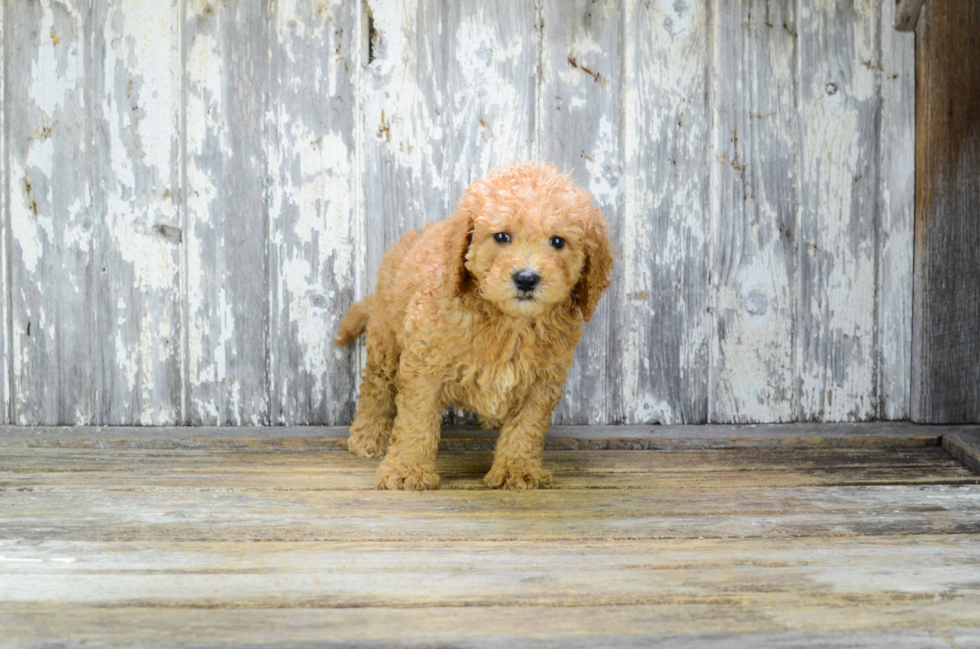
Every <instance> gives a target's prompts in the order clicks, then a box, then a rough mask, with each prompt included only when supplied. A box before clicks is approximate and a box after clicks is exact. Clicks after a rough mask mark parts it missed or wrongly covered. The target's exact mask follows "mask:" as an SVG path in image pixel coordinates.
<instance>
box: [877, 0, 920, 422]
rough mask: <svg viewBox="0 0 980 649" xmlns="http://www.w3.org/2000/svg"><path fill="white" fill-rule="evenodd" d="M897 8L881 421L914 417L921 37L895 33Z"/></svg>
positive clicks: (884, 130) (881, 261)
mask: <svg viewBox="0 0 980 649" xmlns="http://www.w3.org/2000/svg"><path fill="white" fill-rule="evenodd" d="M895 22H896V21H895V3H894V2H882V3H881V27H880V30H881V31H880V34H881V36H880V37H881V72H880V74H881V126H880V130H879V135H878V141H879V146H878V150H879V158H878V177H879V180H880V186H879V196H878V211H879V223H878V246H879V247H878V305H877V310H878V323H877V326H878V346H879V350H878V355H879V358H878V378H877V385H878V416H879V417H880V418H882V419H906V418H908V416H909V391H910V389H911V373H910V371H911V368H910V364H911V359H912V231H913V228H914V221H915V217H914V212H915V35H914V34H904V33H901V32H898V31H895V29H894V27H893V26H894V25H895Z"/></svg>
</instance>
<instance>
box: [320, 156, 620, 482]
mask: <svg viewBox="0 0 980 649" xmlns="http://www.w3.org/2000/svg"><path fill="white" fill-rule="evenodd" d="M606 227H607V226H606V219H605V217H604V216H603V215H602V214H601V213H600V212H599V210H598V209H596V208H595V207H594V206H593V205H592V197H591V196H590V195H589V194H588V193H587V192H585V191H583V190H582V189H579V188H577V187H574V186H572V185H571V184H570V182H569V179H568V177H567V176H564V175H560V174H559V173H558V172H557V169H556V168H554V167H552V166H548V167H543V168H542V167H537V166H532V165H525V166H520V167H512V168H508V169H502V170H498V171H495V172H493V173H491V174H490V176H489V178H487V179H486V180H482V181H478V182H475V183H473V184H472V185H470V187H469V188H468V189H467V190H466V194H465V195H464V196H463V198H462V199H461V200H460V201H459V204H458V206H457V211H456V213H455V214H454V215H453V216H452V217H451V218H449V219H447V220H445V221H441V222H439V223H434V224H429V225H427V226H426V227H425V228H424V229H423V230H422V231H421V232H415V231H411V232H408V233H407V234H406V235H405V236H404V237H402V239H401V241H399V242H398V243H397V244H396V245H395V246H393V247H392V248H391V250H390V251H389V252H388V253H387V254H386V255H385V256H384V259H383V260H382V262H381V269H380V270H379V271H378V286H377V289H376V291H375V292H374V293H373V294H371V295H369V296H368V297H366V298H365V299H363V300H361V301H360V302H357V303H355V304H354V305H353V306H352V307H351V308H350V310H349V311H348V312H347V314H346V315H345V316H344V319H343V321H342V322H341V323H340V327H339V331H338V335H337V339H336V340H335V342H336V343H337V344H339V345H348V344H350V343H351V342H353V341H354V340H355V339H356V338H357V337H358V336H359V335H360V334H361V333H363V332H364V331H367V356H368V358H367V365H366V366H365V368H364V374H363V382H362V383H361V397H360V402H359V404H358V409H357V415H356V417H355V419H354V423H353V425H352V426H351V427H350V438H349V440H348V442H347V446H348V448H349V449H350V451H351V452H352V453H354V454H355V455H360V456H362V457H371V456H373V455H376V454H381V453H385V452H386V451H387V452H386V454H385V457H384V460H383V461H382V462H381V464H380V466H379V467H378V472H377V478H376V485H377V487H378V488H379V489H435V488H437V487H438V486H439V476H438V475H437V474H436V451H437V449H438V446H439V427H440V424H441V421H442V412H443V410H444V409H445V408H446V406H447V405H449V404H450V403H453V404H455V405H456V406H457V407H462V408H465V409H467V410H470V411H472V412H474V413H476V415H477V416H478V417H479V418H480V421H481V423H482V424H483V425H484V426H486V427H488V428H498V427H499V428H500V437H499V439H498V441H497V450H496V453H495V454H494V460H493V465H492V467H491V469H490V472H489V473H488V474H487V476H486V478H485V479H484V481H485V482H486V484H487V486H489V487H493V488H500V487H504V488H512V489H533V488H536V487H539V486H547V485H549V484H551V475H550V474H549V473H548V471H546V470H545V468H544V467H543V466H542V463H541V458H542V452H543V450H544V435H545V432H546V431H547V430H548V426H550V425H551V411H552V410H553V409H554V407H555V406H556V405H557V404H558V401H559V400H560V399H561V396H562V387H561V386H562V384H563V383H564V382H565V377H566V374H567V372H568V368H569V367H570V366H571V365H572V358H573V355H572V352H573V350H574V349H575V345H577V344H578V342H579V339H580V337H581V334H582V323H583V321H585V322H588V320H589V319H590V318H591V317H592V313H593V312H594V311H595V308H596V303H597V302H598V301H599V297H600V296H601V295H602V293H603V292H604V291H605V290H606V289H607V288H608V287H609V274H610V271H611V270H612V264H613V260H612V248H611V245H610V243H609V240H608V238H607V236H606V235H607V230H606Z"/></svg>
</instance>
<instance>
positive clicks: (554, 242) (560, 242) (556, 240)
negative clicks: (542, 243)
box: [548, 237, 565, 250]
mask: <svg viewBox="0 0 980 649" xmlns="http://www.w3.org/2000/svg"><path fill="white" fill-rule="evenodd" d="M548 243H550V244H551V247H552V248H554V249H555V250H561V249H562V248H564V247H565V240H564V239H562V238H561V237H551V241H549V242H548Z"/></svg>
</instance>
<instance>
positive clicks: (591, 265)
mask: <svg viewBox="0 0 980 649" xmlns="http://www.w3.org/2000/svg"><path fill="white" fill-rule="evenodd" d="M608 234H609V230H608V229H607V223H606V217H605V216H603V214H602V212H600V211H599V210H598V208H592V213H591V215H590V216H589V225H588V229H587V230H586V237H585V267H584V268H583V269H582V277H581V278H580V279H579V282H578V285H577V286H576V287H575V297H576V302H577V303H578V305H579V307H580V308H581V309H582V318H583V319H584V320H585V321H586V322H588V321H589V320H591V319H592V314H593V313H594V312H595V308H596V305H597V304H598V303H599V298H600V297H602V294H603V293H605V292H606V289H607V288H609V275H610V274H611V273H612V267H613V247H612V244H611V243H610V242H609V236H608Z"/></svg>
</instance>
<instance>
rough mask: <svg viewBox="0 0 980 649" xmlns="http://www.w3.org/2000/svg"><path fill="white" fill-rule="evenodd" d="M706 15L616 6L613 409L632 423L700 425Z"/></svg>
mask: <svg viewBox="0 0 980 649" xmlns="http://www.w3.org/2000/svg"><path fill="white" fill-rule="evenodd" d="M708 13H709V11H708V7H707V6H706V5H705V4H703V3H683V2H682V3H678V2H673V1H671V0H658V1H655V2H642V1H632V2H629V3H627V7H626V9H625V23H624V27H623V29H624V32H623V33H624V36H623V38H624V42H625V43H626V53H625V60H624V67H625V71H624V77H625V78H624V89H623V92H624V95H623V113H624V125H623V132H624V135H623V147H624V174H623V179H624V180H623V194H624V208H623V210H624V212H623V214H624V216H623V225H622V230H623V233H622V235H621V241H622V252H621V253H620V259H621V260H622V261H621V265H622V266H623V267H624V270H623V273H624V275H623V289H622V290H623V291H624V292H625V296H624V297H623V303H622V304H623V309H624V311H623V313H622V316H620V315H619V313H616V318H617V322H616V328H617V329H622V330H623V331H624V333H625V340H624V343H623V345H624V349H623V351H622V356H621V358H622V359H623V360H622V364H623V367H622V379H621V380H622V383H623V386H622V391H623V397H622V399H623V401H624V404H623V407H624V408H625V410H626V413H627V418H626V420H627V422H628V423H635V424H651V423H662V424H675V423H704V422H705V421H707V418H708V367H709V342H710V329H711V318H710V314H709V313H708V308H709V294H708V286H709V283H708V273H709V259H710V253H709V249H708V242H707V237H708V226H709V214H708V209H709V190H710V186H709V182H708V178H707V173H706V172H707V170H706V168H705V166H706V164H707V158H708V155H709V154H708V151H709V149H710V143H711V129H710V119H711V118H710V115H711V112H710V106H709V105H708V87H709V81H708V74H709V66H710V59H709V56H708V52H709V43H710V41H711V36H710V34H709V20H708Z"/></svg>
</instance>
